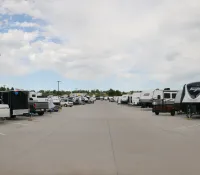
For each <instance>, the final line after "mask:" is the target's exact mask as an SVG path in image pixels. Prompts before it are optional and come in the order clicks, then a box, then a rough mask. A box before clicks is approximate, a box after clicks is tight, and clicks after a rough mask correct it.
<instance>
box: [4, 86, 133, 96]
mask: <svg viewBox="0 0 200 175" xmlns="http://www.w3.org/2000/svg"><path fill="white" fill-rule="evenodd" d="M9 90H14V88H13V87H12V88H9V87H0V91H9ZM39 92H41V93H42V94H43V95H44V96H48V95H60V96H62V95H69V94H71V93H85V94H87V95H90V96H91V95H95V96H111V97H112V96H121V95H123V94H127V93H130V94H131V93H133V91H130V92H124V91H120V90H114V89H109V90H106V91H102V90H99V89H94V90H74V91H63V90H60V91H57V90H40V91H39Z"/></svg>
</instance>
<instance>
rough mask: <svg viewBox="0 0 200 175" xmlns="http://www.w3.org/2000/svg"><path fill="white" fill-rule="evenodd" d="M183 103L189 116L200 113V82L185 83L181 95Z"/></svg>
mask: <svg viewBox="0 0 200 175" xmlns="http://www.w3.org/2000/svg"><path fill="white" fill-rule="evenodd" d="M181 105H182V107H183V109H184V111H186V114H187V117H188V118H191V117H192V116H193V115H194V114H199V113H200V82H194V83H189V84H185V85H184V87H183V91H182V95H181Z"/></svg>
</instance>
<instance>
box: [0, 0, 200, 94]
mask: <svg viewBox="0 0 200 175" xmlns="http://www.w3.org/2000/svg"><path fill="white" fill-rule="evenodd" d="M199 16H200V1H199V0H151V1H149V0H73V1H71V0H0V86H1V85H6V86H9V87H15V88H23V89H27V90H31V89H35V90H40V89H50V90H53V89H57V82H56V81H58V80H60V81H62V82H61V84H60V89H62V90H75V89H89V90H91V89H101V90H107V89H110V88H113V89H119V90H124V91H129V90H145V89H155V88H161V89H162V88H171V89H181V88H182V87H183V85H184V84H185V83H189V82H194V81H199V80H200V79H199V78H200V68H199V65H200V18H199Z"/></svg>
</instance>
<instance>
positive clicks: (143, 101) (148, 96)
mask: <svg viewBox="0 0 200 175" xmlns="http://www.w3.org/2000/svg"><path fill="white" fill-rule="evenodd" d="M153 93H154V90H149V91H143V92H141V95H140V101H139V103H140V105H141V108H146V107H152V102H153Z"/></svg>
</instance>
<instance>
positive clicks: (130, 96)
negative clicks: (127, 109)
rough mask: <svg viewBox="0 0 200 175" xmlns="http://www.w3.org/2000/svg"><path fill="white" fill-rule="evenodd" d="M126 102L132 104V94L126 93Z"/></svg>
mask: <svg viewBox="0 0 200 175" xmlns="http://www.w3.org/2000/svg"><path fill="white" fill-rule="evenodd" d="M128 104H129V105H132V95H131V94H130V95H128Z"/></svg>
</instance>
